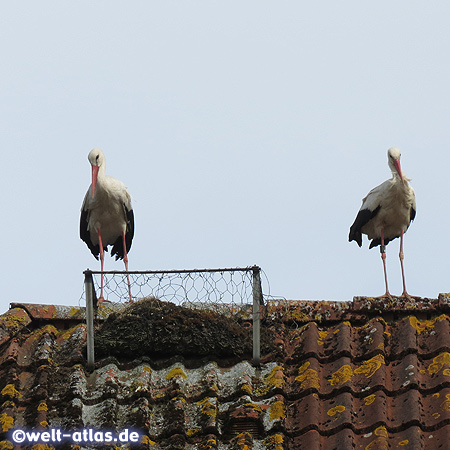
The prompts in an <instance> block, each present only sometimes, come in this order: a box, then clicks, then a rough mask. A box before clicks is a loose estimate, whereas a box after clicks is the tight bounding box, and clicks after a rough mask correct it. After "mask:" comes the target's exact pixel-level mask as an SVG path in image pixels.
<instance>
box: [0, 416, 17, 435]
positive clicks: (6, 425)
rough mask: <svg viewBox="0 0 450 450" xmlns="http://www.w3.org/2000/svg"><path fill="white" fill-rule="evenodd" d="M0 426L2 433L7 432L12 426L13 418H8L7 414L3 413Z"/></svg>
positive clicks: (0, 417)
mask: <svg viewBox="0 0 450 450" xmlns="http://www.w3.org/2000/svg"><path fill="white" fill-rule="evenodd" d="M0 425H1V426H2V431H8V430H10V429H11V428H13V426H14V417H11V416H8V414H6V413H3V414H2V415H1V416H0Z"/></svg>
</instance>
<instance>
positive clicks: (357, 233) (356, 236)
mask: <svg viewBox="0 0 450 450" xmlns="http://www.w3.org/2000/svg"><path fill="white" fill-rule="evenodd" d="M352 241H356V243H357V244H358V245H359V246H360V247H361V246H362V233H361V230H357V229H356V227H354V226H353V225H352V227H351V228H350V233H349V235H348V242H352Z"/></svg>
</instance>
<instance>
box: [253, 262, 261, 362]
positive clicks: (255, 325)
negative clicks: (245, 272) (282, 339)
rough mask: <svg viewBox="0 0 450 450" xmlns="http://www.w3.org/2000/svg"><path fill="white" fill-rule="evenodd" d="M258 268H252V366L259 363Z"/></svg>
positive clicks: (259, 281)
mask: <svg viewBox="0 0 450 450" xmlns="http://www.w3.org/2000/svg"><path fill="white" fill-rule="evenodd" d="M260 270H261V269H260V267H258V266H253V268H252V271H253V289H252V290H253V364H254V365H255V366H259V365H260V363H261V305H262V304H263V298H262V289H261V276H260Z"/></svg>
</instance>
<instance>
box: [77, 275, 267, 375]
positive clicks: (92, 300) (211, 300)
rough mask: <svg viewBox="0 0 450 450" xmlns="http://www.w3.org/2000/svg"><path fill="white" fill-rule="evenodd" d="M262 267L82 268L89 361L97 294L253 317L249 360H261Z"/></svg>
mask: <svg viewBox="0 0 450 450" xmlns="http://www.w3.org/2000/svg"><path fill="white" fill-rule="evenodd" d="M260 273H261V269H260V267H258V266H251V267H243V268H242V267H241V268H227V269H193V270H168V271H132V272H119V271H110V272H98V271H91V270H89V269H88V270H86V271H85V272H84V275H85V292H84V295H85V297H86V311H87V322H88V323H87V326H88V330H87V331H88V365H89V366H91V367H92V366H93V363H94V348H93V345H94V344H93V335H94V330H93V318H94V314H95V309H96V306H97V301H98V294H100V295H99V296H100V297H103V299H104V300H107V301H108V303H109V304H110V305H111V304H112V305H118V304H125V303H126V302H128V301H130V299H132V300H138V299H140V298H147V297H156V298H158V299H159V300H163V301H168V302H172V303H175V304H177V305H180V306H184V307H190V308H207V309H210V310H214V311H216V312H219V313H221V314H225V315H227V316H229V317H232V318H235V319H236V320H242V319H244V320H251V321H252V323H253V361H254V363H256V364H259V361H260V313H261V305H262V304H263V295H262V288H261V276H260ZM90 346H91V348H90Z"/></svg>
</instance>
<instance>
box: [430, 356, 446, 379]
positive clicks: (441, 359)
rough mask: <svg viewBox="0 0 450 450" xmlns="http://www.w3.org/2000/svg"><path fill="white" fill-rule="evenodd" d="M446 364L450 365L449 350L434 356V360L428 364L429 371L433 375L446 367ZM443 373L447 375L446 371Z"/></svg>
mask: <svg viewBox="0 0 450 450" xmlns="http://www.w3.org/2000/svg"><path fill="white" fill-rule="evenodd" d="M444 366H450V353H448V352H442V353H439V355H437V356H436V357H435V358H433V362H432V363H431V364H430V365H429V366H428V368H427V371H428V373H429V374H430V375H433V374H435V373H438V372H439V371H441V370H442V369H444ZM444 370H445V369H444ZM442 373H443V374H444V375H447V374H446V373H444V371H443V372H442Z"/></svg>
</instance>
